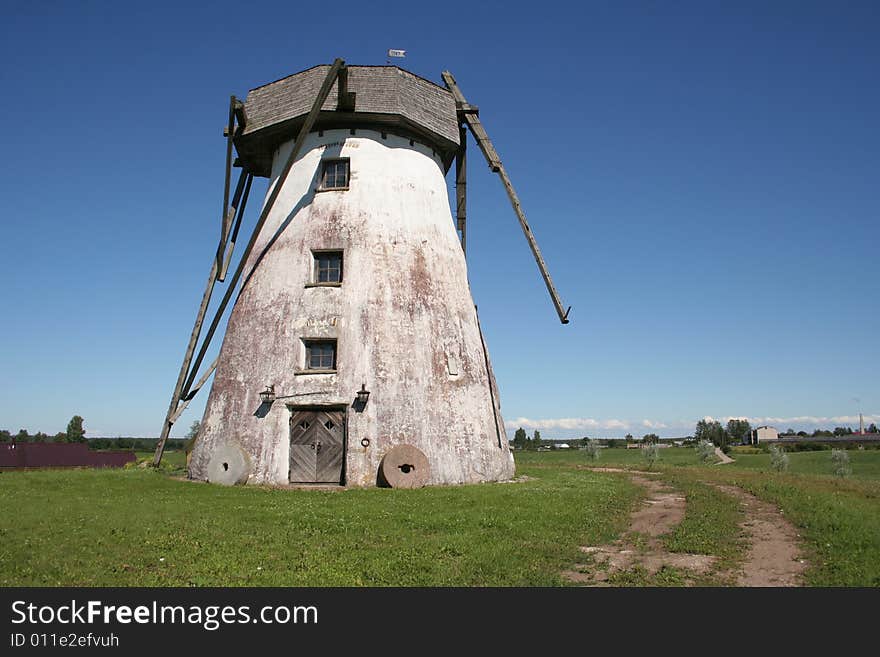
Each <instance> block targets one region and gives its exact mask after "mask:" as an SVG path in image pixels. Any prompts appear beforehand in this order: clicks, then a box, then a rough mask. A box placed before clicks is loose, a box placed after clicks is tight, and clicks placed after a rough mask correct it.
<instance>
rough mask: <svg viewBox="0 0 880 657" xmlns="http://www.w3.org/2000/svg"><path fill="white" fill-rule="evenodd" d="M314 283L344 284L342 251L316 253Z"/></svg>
mask: <svg viewBox="0 0 880 657" xmlns="http://www.w3.org/2000/svg"><path fill="white" fill-rule="evenodd" d="M313 255H314V257H315V272H314V281H313V282H314V283H318V284H321V283H341V282H342V251H315V252H314V253H313Z"/></svg>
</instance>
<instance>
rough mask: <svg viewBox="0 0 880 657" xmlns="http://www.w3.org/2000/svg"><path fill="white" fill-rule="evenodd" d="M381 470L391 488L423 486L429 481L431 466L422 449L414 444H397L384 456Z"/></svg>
mask: <svg viewBox="0 0 880 657" xmlns="http://www.w3.org/2000/svg"><path fill="white" fill-rule="evenodd" d="M379 472H380V473H381V475H382V480H383V481H384V483H385V484H386V485H388V486H390V487H391V488H421V487H422V486H424V485H425V484H427V483H428V478H429V477H430V474H431V468H430V466H429V465H428V457H426V456H425V455H424V453H422V450H420V449H418V448H417V447H413V446H412V445H397V446H396V447H392V448H391V450H390V451H388V453H386V454H385V456H384V457H383V458H382V463H381V464H380V465H379Z"/></svg>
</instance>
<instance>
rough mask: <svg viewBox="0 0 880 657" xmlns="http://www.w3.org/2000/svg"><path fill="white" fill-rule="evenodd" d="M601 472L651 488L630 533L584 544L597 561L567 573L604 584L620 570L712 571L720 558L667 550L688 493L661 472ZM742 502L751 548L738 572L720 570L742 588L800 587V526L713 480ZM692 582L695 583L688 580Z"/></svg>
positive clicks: (590, 583) (574, 578)
mask: <svg viewBox="0 0 880 657" xmlns="http://www.w3.org/2000/svg"><path fill="white" fill-rule="evenodd" d="M591 469H593V470H595V471H598V472H623V473H626V474H627V475H628V476H629V477H630V479H631V480H632V482H633V483H635V484H637V485H639V486H641V487H642V488H644V489H646V490H647V491H648V497H647V499H646V500H644V502H643V503H642V505H641V507H640V508H639V509H637V510H635V511H633V513H632V514H631V515H630V525H629V527H628V529H627V532H626V533H624V534H623V535H622V536H621V537H620V538H619V539H618V540H616V541H615V542H614V543H612V544H610V545H600V546H582V547H581V551H582V552H584V553H585V554H588V555H590V556H591V561H592V563H590V564H578V565H576V566H574V568H573V569H572V570H568V571H566V572H564V573H562V575H563V577H564V578H565V579H567V580H568V581H571V582H575V583H578V584H582V585H586V586H604V585H607V584H606V582H607V581H608V580H609V578H611V577H612V576H613V575H614V574H615V573H618V572H621V571H626V570H629V569H630V568H634V567H639V566H640V567H641V568H643V569H644V570H645V571H646V572H647V573H648V574H649V575H652V574H655V573H657V572H658V571H659V570H660V569H661V568H662V567H664V566H666V567H670V568H676V569H680V570H683V571H685V572H690V573H691V574H692V575H693V576H698V575H702V574H705V573H708V572H709V571H710V570H711V569H712V568H713V566H714V565H715V563H716V562H717V557H716V556H714V555H706V554H681V553H673V552H668V551H666V550H665V549H664V548H663V541H662V537H663V536H665V535H666V534H668V533H669V532H671V531H672V530H673V529H675V527H676V526H677V525H678V524H679V523H680V522H681V521H682V520H683V519H684V516H685V512H686V500H685V498H684V496H683V495H682V494H681V493H679V492H677V491H676V490H674V489H673V488H671V487H670V486H668V485H667V484H665V483H663V482H661V481H658V480H657V479H655V478H653V477H652V478H648V477H646V476H645V475H656V474H659V473H653V472H639V471H632V470H622V469H618V468H591ZM709 485H713V486H715V488H717V489H718V490H720V491H722V492H723V493H725V494H727V495H730V496H732V497H735V498H736V499H738V500H739V501H740V504H741V505H742V508H743V511H744V512H745V516H746V519H745V521H744V522H743V523H742V525H741V528H742V530H743V532H744V533H745V535H746V536H747V537H748V551H747V556H746V559H745V561H744V562H743V564H742V566H741V569H739V570H737V572H724V573H721V572H719V573H717V574H718V575H719V576H721V577H724V578H725V579H727V578H731V579H732V580H733V581H735V582H736V586H743V587H752V586H797V585H798V584H799V582H800V575H801V573H802V572H803V570H804V568H805V567H806V566H805V563H804V561H803V559H801V558H799V553H800V548H799V545H798V540H797V539H798V534H797V531H796V530H795V528H794V527H793V526H792V525H791V523H790V522H788V521H787V520H786V519H785V518H784V517H783V515H782V514H781V513H780V512H779V510H778V509H776V508H775V507H774V506H773V505H771V504H768V503H766V502H763V501H761V500H759V499H758V498H756V497H755V496H753V495H751V494H749V493H746V492H745V491H744V490H742V489H741V488H738V487H736V486H730V485H720V484H709ZM687 582H688V583H693V582H692V581H690V580H688V581H687Z"/></svg>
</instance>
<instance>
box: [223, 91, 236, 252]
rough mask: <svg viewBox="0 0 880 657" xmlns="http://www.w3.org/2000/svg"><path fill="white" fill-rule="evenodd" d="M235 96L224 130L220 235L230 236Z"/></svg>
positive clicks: (230, 101) (231, 101)
mask: <svg viewBox="0 0 880 657" xmlns="http://www.w3.org/2000/svg"><path fill="white" fill-rule="evenodd" d="M234 133H235V96H230V97H229V123H228V124H227V125H226V128H224V129H223V134H224V135H225V136H226V170H225V171H224V172H223V174H224V177H225V182H224V183H223V212H222V213H221V215H220V235H221V239H222V236H223V235H228V234H229V227H228V226H229V222H228V219H227V215H228V208H229V179H230V178H231V177H232V138H233V137H234V136H235V134H234ZM220 261H221V262H222V261H223V255H222V254H221V255H220Z"/></svg>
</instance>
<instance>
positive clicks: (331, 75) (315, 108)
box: [153, 58, 345, 466]
mask: <svg viewBox="0 0 880 657" xmlns="http://www.w3.org/2000/svg"><path fill="white" fill-rule="evenodd" d="M343 66H345V61H343V60H342V59H338V58H337V59H336V60H335V61H334V62H333V64H332V65H331V66H330V70H329V71H328V72H327V77H326V78H325V79H324V83H323V84H322V85H321V89H320V91H319V92H318V96H317V98H315V102H314V104H313V105H312V109H311V110H310V111H309V114H308V116H307V117H306V120H305V122H304V123H303V125H302V127H301V128H300V131H299V134H298V135H297V137H296V141H295V142H294V144H293V149H292V150H291V152H290V156H289V157H288V158H287V162H286V163H285V165H284V168H283V169H282V170H281V173H280V174H279V176H278V180H277V181H276V183H275V186H274V187H273V188H272V191H271V192H270V194H269V196H268V197H267V198H266V202H265V203H264V205H263V210H262V212H261V213H260V217H259V219H257V223H256V226H254V231H253V233H252V234H251V238H250V241H249V242H248V245H247V247H246V248H245V251H244V253H243V254H242V256H241V260H240V261H239V263H238V267H237V268H236V270H235V273H234V274H233V276H232V280H231V281H230V283H229V286H228V289H227V290H226V294H224V295H223V299H222V300H221V302H220V307H219V308H218V309H217V312H216V314H215V315H214V319H213V320H212V322H211V326H210V327H209V329H208V332H207V334H206V335H205V339H204V340H203V342H202V347H201V349H200V350H199V353H198V356H196V358H195V360H194V361H192V354H193V351H194V349H195V343H196V342H197V340H198V336H199V333H200V332H201V328H202V322H203V321H204V315H205V310H207V306H208V302H209V301H210V299H211V292H212V291H213V288H214V281H215V279H216V277H217V271H218V268H219V267H220V264H218V261H217V259H216V258H215V259H214V262H213V263H212V265H211V273H210V275H209V278H208V287H207V289H206V290H205V295H204V296H203V299H202V305H201V306H200V308H199V315H198V317H197V319H196V326H195V327H194V328H193V332H192V335H191V336H190V344H189V346H188V347H187V354H186V356H185V357H184V362H183V365H182V366H181V368H180V374H179V376H178V378H177V384H176V385H175V387H174V394H173V395H172V397H171V404H170V405H169V407H168V413H167V414H166V415H165V423H164V424H163V425H162V431H161V433H160V435H159V441H158V443H157V445H156V453H155V454H154V456H153V465H154V466H158V465H159V463H161V461H162V454H163V453H164V451H165V443H166V442H167V441H168V436H169V434H170V433H171V427H172V425H173V424H174V419H176V418H175V412H176V410H177V407H178V404H179V403H180V401H181V400H183V399H185V398H186V397H187V395H188V393H189V391H190V389H191V387H192V384H193V379H194V378H195V375H196V372H198V370H199V367H200V366H201V364H202V361H203V360H204V358H205V353H206V352H207V350H208V347H209V346H210V343H211V339H212V338H213V336H214V332H215V331H216V330H217V326H218V324H219V323H220V318H221V317H222V316H223V312H224V311H225V310H226V306H227V304H228V303H229V299H230V298H231V297H232V293H233V292H234V291H235V286H236V285H237V284H238V281H239V279H240V278H241V274H242V271H244V267H245V265H246V263H247V260H248V257H249V256H250V254H251V251H252V250H253V248H254V244H255V243H256V241H257V238H258V237H259V234H260V230H262V228H263V224H265V223H266V219H267V218H268V216H269V212H270V211H271V210H272V207H273V206H274V204H275V201H276V199H277V198H278V194H279V193H280V192H281V188H282V187H283V186H284V182H285V181H286V180H287V176H288V174H289V173H290V170H291V168H292V167H293V165H294V163H295V162H296V158H297V157H298V156H299V152H300V150H302V146H303V143H304V142H305V140H306V137H307V136H308V134H309V132H311V129H312V127H313V126H314V125H315V121H316V120H317V119H318V115H319V114H320V113H321V106H322V105H323V104H324V101H326V100H327V96H328V95H329V94H330V89H331V88H332V87H333V83H334V82H336V78H337V76H338V75H339V71H340V70H341V69H342V67H343ZM191 362H192V367H191V368H190V363H191ZM187 372H189V373H190V374H189V376H188V377H187Z"/></svg>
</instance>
